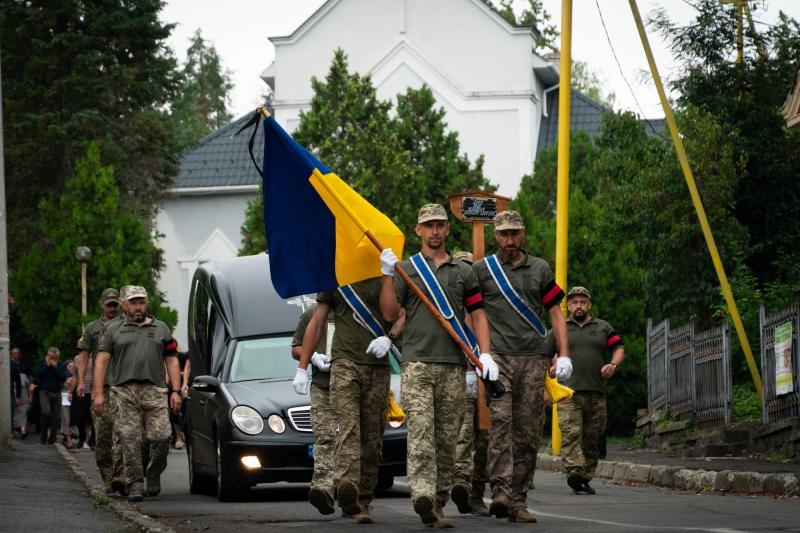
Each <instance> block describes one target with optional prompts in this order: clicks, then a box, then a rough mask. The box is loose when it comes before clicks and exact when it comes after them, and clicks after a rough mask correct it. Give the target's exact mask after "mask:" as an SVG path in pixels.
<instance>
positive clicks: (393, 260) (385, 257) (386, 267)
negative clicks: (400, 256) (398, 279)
mask: <svg viewBox="0 0 800 533" xmlns="http://www.w3.org/2000/svg"><path fill="white" fill-rule="evenodd" d="M396 264H397V256H396V255H394V252H393V251H392V249H391V248H384V250H383V251H382V252H381V272H382V273H383V275H384V276H394V265H396Z"/></svg>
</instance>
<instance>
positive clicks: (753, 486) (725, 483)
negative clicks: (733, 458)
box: [537, 453, 800, 496]
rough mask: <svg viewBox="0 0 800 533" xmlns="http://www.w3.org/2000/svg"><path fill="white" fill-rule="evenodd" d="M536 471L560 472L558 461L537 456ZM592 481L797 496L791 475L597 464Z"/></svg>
mask: <svg viewBox="0 0 800 533" xmlns="http://www.w3.org/2000/svg"><path fill="white" fill-rule="evenodd" d="M537 468H544V469H547V470H551V471H554V472H561V471H563V465H562V463H561V458H560V457H556V456H553V455H548V454H543V453H540V454H539V455H538V459H537ZM595 477H599V478H605V479H610V480H611V481H612V482H614V483H624V482H632V483H638V484H647V485H654V486H657V487H666V488H674V489H681V490H690V491H695V492H731V493H736V494H752V495H770V496H800V479H798V477H797V476H796V475H795V474H792V473H786V472H779V473H771V474H764V473H761V472H740V471H732V470H720V471H716V470H703V469H691V468H683V467H680V466H660V465H655V466H654V465H640V464H634V463H626V462H619V461H600V462H599V463H598V464H597V471H596V472H595Z"/></svg>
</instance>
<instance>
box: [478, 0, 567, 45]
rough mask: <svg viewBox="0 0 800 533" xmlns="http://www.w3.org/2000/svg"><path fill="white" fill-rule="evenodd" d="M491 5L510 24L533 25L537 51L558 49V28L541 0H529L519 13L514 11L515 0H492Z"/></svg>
mask: <svg viewBox="0 0 800 533" xmlns="http://www.w3.org/2000/svg"><path fill="white" fill-rule="evenodd" d="M488 3H489V5H490V6H491V7H493V8H494V9H496V10H497V12H498V13H500V15H501V16H502V17H503V18H504V19H506V20H507V21H508V22H509V24H513V25H515V26H517V25H519V26H531V27H533V28H534V31H535V34H534V39H535V42H536V52H537V53H541V52H543V51H544V50H546V49H550V50H556V49H557V46H556V45H555V42H556V39H557V38H558V35H559V33H558V30H557V29H556V27H555V26H554V25H553V24H551V22H550V19H551V17H550V13H548V12H547V10H545V9H544V6H543V5H542V1H541V0H528V6H527V7H526V8H524V9H523V10H522V11H521V12H520V14H519V15H517V14H516V13H515V12H514V7H513V3H514V2H513V0H492V1H491V2H488Z"/></svg>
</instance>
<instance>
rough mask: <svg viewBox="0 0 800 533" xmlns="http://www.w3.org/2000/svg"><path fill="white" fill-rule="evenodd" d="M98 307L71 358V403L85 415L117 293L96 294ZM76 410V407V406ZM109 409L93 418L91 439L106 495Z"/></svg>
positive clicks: (116, 313)
mask: <svg viewBox="0 0 800 533" xmlns="http://www.w3.org/2000/svg"><path fill="white" fill-rule="evenodd" d="M100 307H101V308H102V310H103V314H102V315H101V316H100V318H98V319H97V320H93V321H92V322H89V323H88V324H87V325H86V328H84V330H83V335H81V338H80V339H78V346H77V349H78V355H77V356H76V357H75V364H76V366H77V368H78V386H77V388H76V393H77V398H76V399H75V400H73V404H78V405H85V411H86V414H87V415H89V414H91V406H92V397H91V394H87V391H88V392H91V390H92V370H93V369H94V359H95V356H96V355H97V346H98V345H99V343H100V338H101V337H102V335H103V331H104V330H105V328H106V326H108V324H110V323H111V322H113V321H114V320H116V319H118V317H119V311H120V306H119V292H118V291H117V289H114V288H108V289H105V290H104V291H103V292H102V293H101V294H100ZM76 407H77V406H76ZM112 411H113V409H109V413H106V414H105V415H104V416H96V415H95V416H94V420H93V423H94V425H93V428H94V429H93V431H92V434H93V438H94V442H95V462H96V463H97V469H98V470H99V471H100V476H101V477H102V478H103V483H104V485H105V489H106V492H107V493H112V492H114V491H113V489H112V488H111V482H112V480H113V477H114V464H113V459H112V455H111V431H112V428H113V424H114V413H113V412H112Z"/></svg>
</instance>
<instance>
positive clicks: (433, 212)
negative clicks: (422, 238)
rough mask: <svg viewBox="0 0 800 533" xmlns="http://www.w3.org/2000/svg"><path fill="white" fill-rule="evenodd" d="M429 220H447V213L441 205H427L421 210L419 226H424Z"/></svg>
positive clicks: (418, 219)
mask: <svg viewBox="0 0 800 533" xmlns="http://www.w3.org/2000/svg"><path fill="white" fill-rule="evenodd" d="M429 220H447V211H445V210H444V207H443V206H442V205H441V204H425V205H423V206H422V207H420V209H419V214H418V215H417V224H424V223H425V222H428V221H429Z"/></svg>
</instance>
